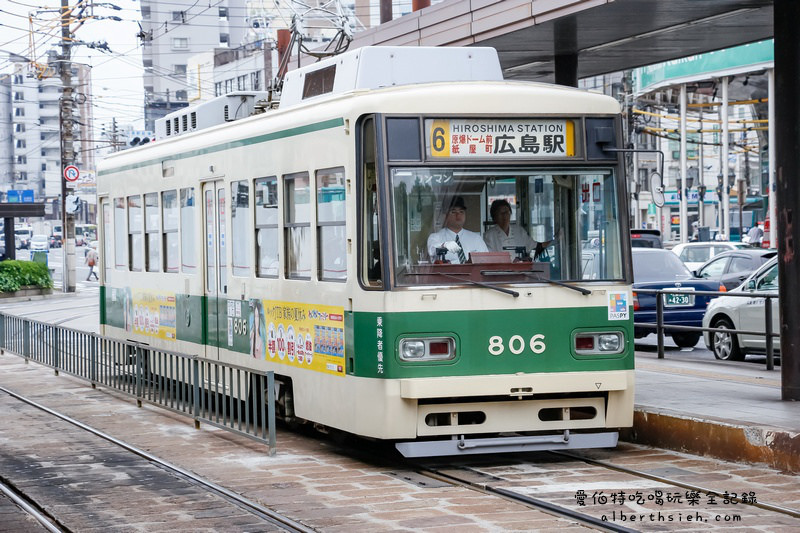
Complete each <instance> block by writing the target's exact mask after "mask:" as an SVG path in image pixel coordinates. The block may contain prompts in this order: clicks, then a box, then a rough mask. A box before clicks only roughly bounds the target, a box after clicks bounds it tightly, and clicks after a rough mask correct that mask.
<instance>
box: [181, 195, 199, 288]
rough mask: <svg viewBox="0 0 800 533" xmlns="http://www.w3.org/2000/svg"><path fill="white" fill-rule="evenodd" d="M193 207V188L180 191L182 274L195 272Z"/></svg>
mask: <svg viewBox="0 0 800 533" xmlns="http://www.w3.org/2000/svg"><path fill="white" fill-rule="evenodd" d="M194 206H195V197H194V187H187V188H185V189H181V231H180V235H181V270H183V273H184V274H194V273H196V272H197V253H196V252H195V248H196V243H195V234H196V229H195V212H194Z"/></svg>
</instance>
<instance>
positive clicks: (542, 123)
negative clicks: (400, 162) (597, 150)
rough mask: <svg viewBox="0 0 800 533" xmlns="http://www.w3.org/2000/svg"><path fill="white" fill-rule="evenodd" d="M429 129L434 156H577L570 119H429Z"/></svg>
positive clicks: (430, 150) (429, 145) (429, 149)
mask: <svg viewBox="0 0 800 533" xmlns="http://www.w3.org/2000/svg"><path fill="white" fill-rule="evenodd" d="M425 132H426V133H425V136H426V138H425V150H426V152H427V154H428V157H431V158H434V159H442V158H448V159H455V158H475V159H534V158H538V159H554V158H566V157H574V156H575V125H574V123H573V121H572V120H566V119H507V120H506V119H469V118H467V119H464V118H459V119H447V118H437V119H426V120H425Z"/></svg>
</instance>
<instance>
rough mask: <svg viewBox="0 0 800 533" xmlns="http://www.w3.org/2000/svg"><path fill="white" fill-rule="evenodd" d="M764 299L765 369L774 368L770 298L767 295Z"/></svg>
mask: <svg viewBox="0 0 800 533" xmlns="http://www.w3.org/2000/svg"><path fill="white" fill-rule="evenodd" d="M764 300H765V302H764V303H765V304H766V305H765V306H764V320H765V321H766V324H765V326H766V328H765V329H764V331H766V332H767V339H766V340H767V370H774V369H775V355H774V354H773V351H772V298H770V297H769V296H767V297H766V298H765V299H764Z"/></svg>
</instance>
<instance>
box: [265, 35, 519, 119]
mask: <svg viewBox="0 0 800 533" xmlns="http://www.w3.org/2000/svg"><path fill="white" fill-rule="evenodd" d="M502 80H503V72H502V70H501V68H500V60H499V59H498V57H497V51H496V50H495V49H494V48H488V47H474V48H473V47H469V48H458V47H452V48H448V47H431V46H408V47H406V46H365V47H363V48H358V49H356V50H352V51H350V52H345V53H344V54H341V55H338V56H334V57H331V58H328V59H325V60H324V61H320V62H318V63H314V64H311V65H307V66H305V67H302V68H299V69H297V70H292V71H290V72H288V73H287V74H286V79H285V81H284V84H283V90H282V91H281V101H280V106H279V107H281V108H286V107H289V106H292V105H297V104H299V103H300V102H302V101H304V100H309V99H311V98H316V97H320V96H323V95H330V94H340V93H346V92H349V91H353V90H356V89H378V88H381V87H391V86H394V85H411V84H415V83H434V82H445V81H502Z"/></svg>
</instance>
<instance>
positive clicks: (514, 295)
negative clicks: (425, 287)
mask: <svg viewBox="0 0 800 533" xmlns="http://www.w3.org/2000/svg"><path fill="white" fill-rule="evenodd" d="M431 274H436V275H437V276H443V277H445V278H450V279H455V280H458V281H466V282H467V283H469V284H471V285H476V286H478V287H484V288H486V289H492V290H494V291H498V292H502V293H505V294H510V295H511V296H513V297H514V298H519V293H518V292H517V291H512V290H511V289H504V288H503V287H496V286H494V285H489V284H488V283H481V282H480V281H475V280H471V279H464V278H461V277H458V276H456V275H454V274H445V273H444V272H431ZM467 275H469V274H467Z"/></svg>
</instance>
